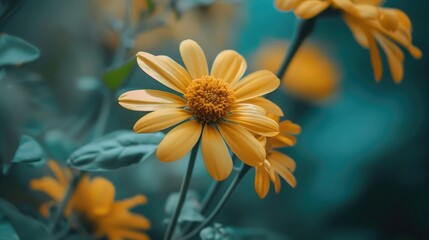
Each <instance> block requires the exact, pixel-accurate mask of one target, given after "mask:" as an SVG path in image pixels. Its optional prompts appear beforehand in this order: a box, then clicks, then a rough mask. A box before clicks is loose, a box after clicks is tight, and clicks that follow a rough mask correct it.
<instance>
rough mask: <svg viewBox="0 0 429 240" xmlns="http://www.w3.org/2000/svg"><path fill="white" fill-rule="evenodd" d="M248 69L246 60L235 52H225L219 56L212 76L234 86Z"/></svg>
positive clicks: (213, 67) (214, 64) (212, 70)
mask: <svg viewBox="0 0 429 240" xmlns="http://www.w3.org/2000/svg"><path fill="white" fill-rule="evenodd" d="M246 68H247V64H246V60H244V58H243V57H242V56H241V55H240V54H238V53H237V52H236V51H233V50H225V51H222V52H221V53H219V54H218V55H217V57H216V59H215V61H214V63H213V66H212V69H211V73H210V75H212V76H215V77H217V78H222V79H223V80H225V81H226V82H227V83H229V84H233V83H234V82H236V81H238V80H239V79H240V78H241V77H242V76H243V74H244V72H245V71H246Z"/></svg>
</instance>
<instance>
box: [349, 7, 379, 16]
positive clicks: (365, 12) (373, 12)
mask: <svg viewBox="0 0 429 240" xmlns="http://www.w3.org/2000/svg"><path fill="white" fill-rule="evenodd" d="M354 8H355V9H356V14H357V15H358V16H359V17H360V18H365V19H375V18H377V17H378V16H379V15H380V11H379V8H378V7H375V6H371V5H354Z"/></svg>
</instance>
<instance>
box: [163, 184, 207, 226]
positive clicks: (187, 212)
mask: <svg viewBox="0 0 429 240" xmlns="http://www.w3.org/2000/svg"><path fill="white" fill-rule="evenodd" d="M178 201H179V193H177V192H176V193H171V194H170V196H168V198H167V202H166V203H165V213H167V215H168V216H172V215H173V212H174V210H175V209H176V206H177V203H178ZM200 210H201V204H200V202H199V197H198V193H197V192H195V191H193V190H189V191H188V193H187V194H186V198H185V203H184V204H183V208H182V211H181V212H180V216H179V219H178V220H177V221H178V222H179V223H182V222H202V221H204V216H203V215H202V214H201V213H200ZM168 221H169V219H166V220H165V221H164V222H168Z"/></svg>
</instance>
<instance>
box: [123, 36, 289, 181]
mask: <svg viewBox="0 0 429 240" xmlns="http://www.w3.org/2000/svg"><path fill="white" fill-rule="evenodd" d="M180 54H181V57H182V60H183V62H184V64H185V66H186V69H185V68H183V67H182V66H181V65H179V64H178V63H177V62H175V61H174V60H173V59H171V58H169V57H167V56H154V55H152V54H150V53H146V52H139V53H138V54H137V62H138V64H139V66H140V68H141V69H142V70H143V71H144V72H146V73H147V74H148V75H150V76H151V77H152V78H154V79H155V80H157V81H158V82H160V83H162V84H164V85H165V86H167V87H169V88H170V89H172V90H174V91H176V92H178V93H179V94H180V96H178V95H176V94H172V93H168V92H163V91H158V90H134V91H129V92H126V93H124V94H122V95H121V96H120V97H119V104H120V105H122V106H123V107H125V108H127V109H130V110H134V111H153V112H151V113H149V114H147V115H145V116H144V117H142V118H141V119H139V120H138V121H137V122H136V124H135V125H134V131H135V132H138V133H145V132H157V131H161V130H163V129H166V128H169V127H172V126H174V125H177V124H178V126H176V127H175V128H173V130H171V131H170V132H169V133H168V134H167V135H166V136H165V138H164V139H163V140H162V142H161V143H160V144H159V146H158V149H157V152H156V155H157V157H158V159H160V160H161V161H165V162H171V161H175V160H178V159H180V158H182V157H184V156H185V155H186V154H187V153H188V152H189V151H190V150H191V149H192V148H193V147H194V145H195V144H196V143H197V141H198V140H199V139H200V137H201V148H202V154H203V158H204V163H205V165H206V168H207V171H208V172H209V174H210V175H211V176H212V177H213V178H214V179H216V180H218V181H220V180H223V179H225V178H227V177H228V176H229V174H230V173H231V171H232V167H233V166H232V160H231V156H230V154H229V151H228V148H227V145H228V146H229V147H230V148H231V150H232V151H233V152H234V153H235V154H236V155H237V157H238V158H239V159H241V160H242V161H243V162H245V163H246V164H248V165H251V166H259V165H261V164H262V163H263V161H264V159H265V151H264V148H263V147H262V146H261V145H260V144H259V143H258V141H257V140H256V138H255V137H254V136H253V135H252V133H256V134H259V135H262V136H275V135H277V133H278V130H279V129H278V127H279V126H278V124H277V123H276V122H275V121H274V120H272V119H270V118H268V117H266V111H265V110H264V108H266V109H268V111H269V112H273V111H274V113H275V114H276V115H282V111H281V109H280V108H279V107H278V106H277V105H276V104H274V103H273V102H271V101H269V100H267V99H265V98H262V97H261V96H262V95H264V94H267V93H269V92H272V91H274V90H275V89H276V88H277V87H278V86H279V84H280V81H279V79H278V78H277V77H276V75H274V74H273V73H272V72H269V71H266V70H262V71H257V72H254V73H252V74H249V75H247V76H246V77H244V78H243V79H241V78H242V76H243V74H244V72H245V71H246V67H247V64H246V61H245V60H244V58H243V57H242V56H241V55H240V54H238V53H237V52H235V51H232V50H225V51H223V52H221V53H219V55H218V56H217V57H216V59H215V61H214V63H213V66H212V68H211V71H210V73H209V69H208V65H207V61H206V57H205V54H204V52H203V50H202V49H201V47H200V46H199V45H198V44H197V43H196V42H195V41H192V40H185V41H183V42H182V43H181V44H180ZM240 79H241V80H240ZM225 143H226V144H225Z"/></svg>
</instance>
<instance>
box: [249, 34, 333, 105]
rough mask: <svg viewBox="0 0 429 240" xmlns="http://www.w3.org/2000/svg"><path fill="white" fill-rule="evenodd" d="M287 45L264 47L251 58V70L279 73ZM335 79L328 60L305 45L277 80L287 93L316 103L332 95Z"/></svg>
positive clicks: (317, 50)
mask: <svg viewBox="0 0 429 240" xmlns="http://www.w3.org/2000/svg"><path fill="white" fill-rule="evenodd" d="M287 45H288V44H286V43H284V42H280V41H270V42H268V43H267V44H264V45H263V46H262V47H261V49H260V50H259V51H258V52H257V54H256V56H255V59H256V62H255V64H254V65H255V67H256V68H262V69H267V70H270V71H276V70H277V69H279V68H280V65H281V63H282V61H283V58H284V53H285V51H286V49H287ZM339 75H340V74H339V71H338V68H337V66H336V65H335V63H334V62H332V60H331V59H329V57H327V56H326V55H325V54H324V53H323V52H322V51H321V50H320V49H319V48H318V47H317V46H315V45H308V44H306V45H304V46H302V48H301V49H300V50H299V51H298V52H297V53H296V55H295V57H294V59H293V61H292V62H291V64H290V65H289V67H288V69H287V71H286V73H285V75H284V76H283V77H282V79H281V80H282V82H283V87H284V90H286V91H287V92H288V93H291V94H293V95H294V96H296V97H299V98H302V99H306V100H309V101H313V102H318V101H323V100H326V99H327V98H329V97H331V96H332V95H333V94H334V93H335V92H336V90H337V86H338V82H339Z"/></svg>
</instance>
